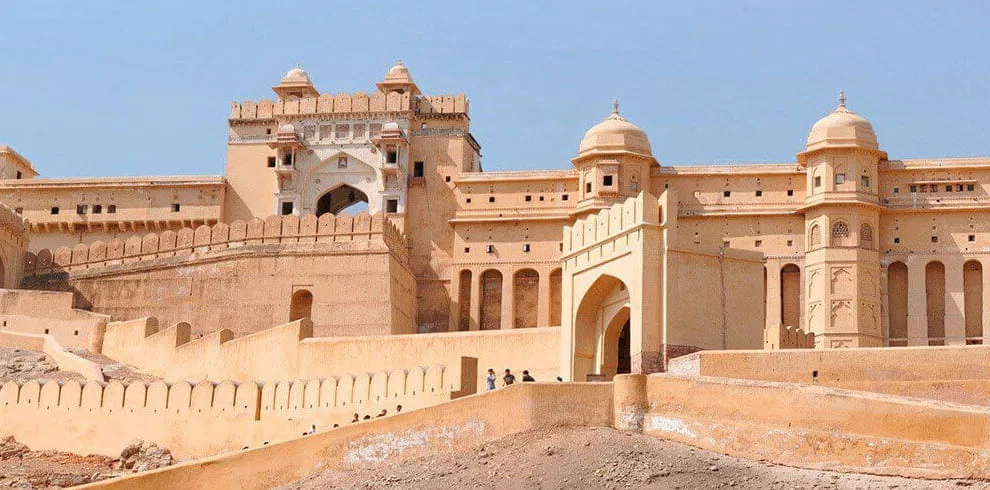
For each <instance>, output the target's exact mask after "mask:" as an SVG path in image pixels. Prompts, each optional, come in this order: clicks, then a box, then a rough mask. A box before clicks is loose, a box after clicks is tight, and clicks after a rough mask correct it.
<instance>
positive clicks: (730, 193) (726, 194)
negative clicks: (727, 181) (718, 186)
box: [722, 191, 732, 197]
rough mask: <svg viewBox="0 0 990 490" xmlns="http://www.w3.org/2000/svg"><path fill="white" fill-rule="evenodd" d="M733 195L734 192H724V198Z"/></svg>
mask: <svg viewBox="0 0 990 490" xmlns="http://www.w3.org/2000/svg"><path fill="white" fill-rule="evenodd" d="M731 195H732V191H722V197H729V196H731Z"/></svg>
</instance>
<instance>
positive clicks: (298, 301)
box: [289, 289, 313, 322]
mask: <svg viewBox="0 0 990 490" xmlns="http://www.w3.org/2000/svg"><path fill="white" fill-rule="evenodd" d="M312 315H313V293H311V292H309V291H307V290H305V289H300V290H298V291H296V292H294V293H292V303H291V304H290V305H289V321H290V322H294V321H296V320H301V319H303V318H311V317H312Z"/></svg>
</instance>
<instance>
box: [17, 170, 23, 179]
mask: <svg viewBox="0 0 990 490" xmlns="http://www.w3.org/2000/svg"><path fill="white" fill-rule="evenodd" d="M23 176H24V174H22V173H21V171H20V170H18V171H17V178H18V179H20V178H21V177H23Z"/></svg>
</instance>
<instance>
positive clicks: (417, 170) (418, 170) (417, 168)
mask: <svg viewBox="0 0 990 490" xmlns="http://www.w3.org/2000/svg"><path fill="white" fill-rule="evenodd" d="M424 175H426V164H425V163H423V162H413V177H422V176H424Z"/></svg>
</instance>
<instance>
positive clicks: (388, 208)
mask: <svg viewBox="0 0 990 490" xmlns="http://www.w3.org/2000/svg"><path fill="white" fill-rule="evenodd" d="M385 212H386V213H398V212H399V200H398V199H389V200H387V201H385Z"/></svg>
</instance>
